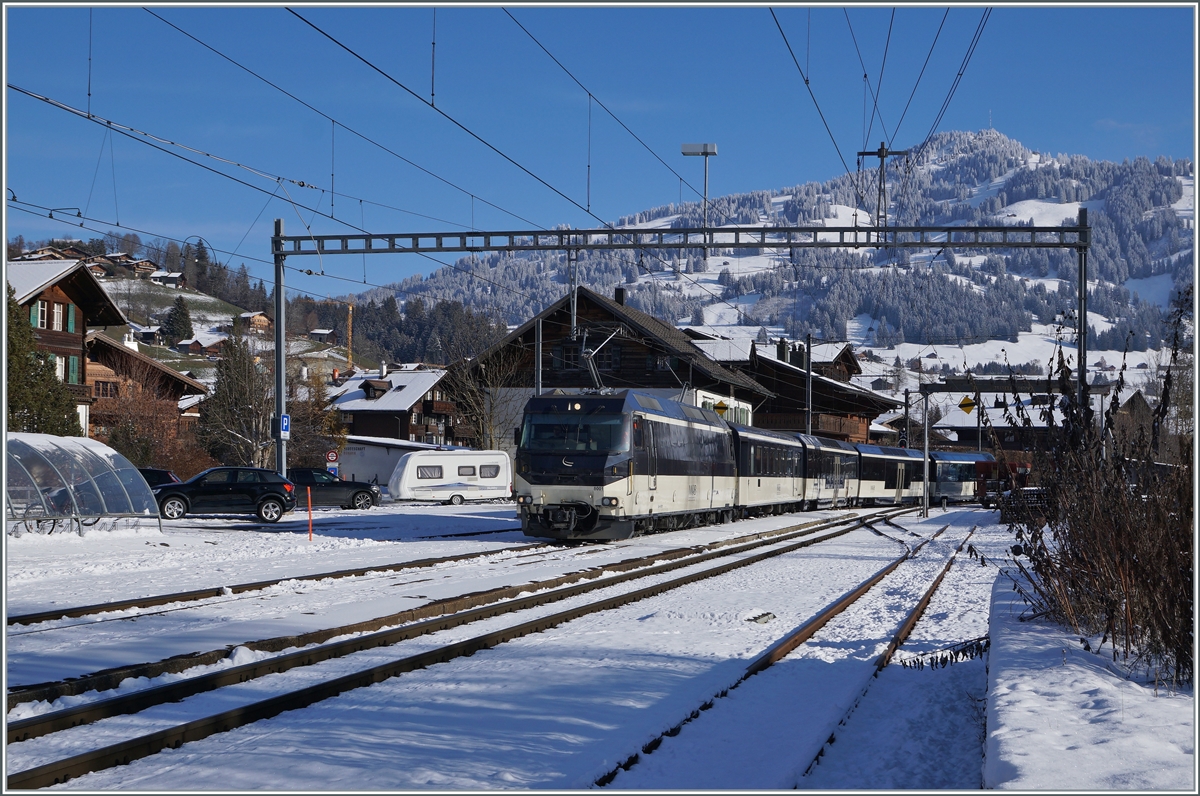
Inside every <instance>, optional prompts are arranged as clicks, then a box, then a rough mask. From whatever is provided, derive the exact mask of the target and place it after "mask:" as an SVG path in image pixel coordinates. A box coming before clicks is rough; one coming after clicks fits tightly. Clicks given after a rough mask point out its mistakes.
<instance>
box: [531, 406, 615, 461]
mask: <svg viewBox="0 0 1200 796" xmlns="http://www.w3.org/2000/svg"><path fill="white" fill-rule="evenodd" d="M521 448H522V449H523V450H527V451H597V452H610V453H611V452H613V451H627V450H629V417H628V416H627V415H615V414H594V415H589V414H574V413H572V414H527V415H525V426H524V428H523V429H522V430H521Z"/></svg>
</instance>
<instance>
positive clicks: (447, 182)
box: [142, 8, 540, 228]
mask: <svg viewBox="0 0 1200 796" xmlns="http://www.w3.org/2000/svg"><path fill="white" fill-rule="evenodd" d="M142 10H143V11H145V12H146V13H148V14H150V15H151V16H153V17H154V18H156V19H158V20H160V21H161V22H162V23H163V24H165V25H167V26H169V27H171V28H173V29H174V30H176V31H178V32H179V33H181V34H182V35H184V36H186V37H187V38H189V39H191V40H192V41H194V42H196V44H199V45H200V46H201V47H203V48H204V49H206V50H208V51H209V52H211V53H213V54H214V55H217V56H219V57H221V58H222V59H224V60H226V61H228V62H229V63H231V64H233V65H234V66H236V67H237V68H239V69H241V70H242V71H243V72H246V73H247V74H249V75H251V76H253V77H255V78H257V79H258V80H260V81H262V82H263V83H266V84H267V85H268V86H270V87H271V88H273V89H275V90H276V91H279V92H280V93H282V94H284V95H285V96H287V97H288V98H290V99H292V100H295V101H296V102H298V103H300V104H301V105H303V106H304V107H306V108H308V109H309V110H310V111H312V112H313V113H315V114H317V115H318V116H321V117H323V118H325V119H327V120H329V121H331V122H336V123H337V125H338V126H339V127H341V128H342V129H343V130H345V131H346V132H348V133H351V134H352V135H355V136H357V137H358V138H360V139H362V140H363V141H366V142H367V143H369V144H371V145H372V146H375V147H377V148H379V149H380V150H382V151H384V152H386V153H387V154H389V155H391V156H392V157H394V158H396V159H397V160H400V161H401V162H403V163H405V164H407V165H409V166H412V167H413V168H414V169H417V170H418V171H420V172H421V173H422V174H425V175H427V176H429V177H432V178H433V179H435V180H437V181H439V182H441V183H442V184H443V185H446V186H448V187H450V188H453V189H454V190H456V191H459V192H461V193H463V194H465V195H468V196H474V194H473V193H472V192H471V191H469V190H467V189H466V188H463V187H462V186H461V185H458V184H457V183H454V182H451V181H450V180H448V179H446V178H445V177H442V176H441V175H439V174H436V173H434V172H433V171H430V170H429V169H427V168H425V167H424V166H421V165H420V164H418V163H416V162H414V161H412V160H410V159H409V158H406V157H404V156H403V155H401V154H400V153H398V152H396V151H394V150H392V149H390V148H389V147H387V146H384V145H383V144H381V143H379V142H378V141H376V140H375V139H373V138H371V137H370V136H368V135H366V134H364V133H361V132H359V131H358V130H355V129H354V128H353V127H350V126H348V125H347V124H346V123H345V122H342V121H340V120H338V119H335V118H334V117H332V116H330V115H329V114H327V113H325V112H324V111H322V110H320V109H319V108H316V107H314V106H313V105H311V104H309V103H308V102H305V101H304V100H302V99H300V98H299V97H297V96H296V95H295V94H293V93H291V92H290V91H288V90H287V89H285V88H283V87H281V86H279V85H277V84H275V83H273V82H271V81H270V80H268V79H267V78H265V77H263V76H262V75H260V74H258V73H257V72H255V71H254V70H253V69H250V68H249V67H247V66H245V65H244V64H241V63H239V62H238V61H236V60H234V59H233V58H231V57H230V56H228V55H226V54H225V53H223V52H221V51H220V50H218V49H216V48H215V47H213V46H211V45H209V44H207V43H205V42H203V41H201V40H200V39H198V38H197V37H195V36H193V35H192V34H190V33H188V32H187V31H186V30H184V29H183V28H181V27H179V26H178V25H175V24H174V23H172V22H170V21H168V20H166V19H164V18H163V17H161V16H159V15H158V14H156V13H154V12H153V11H152V10H150V9H148V8H143V9H142ZM351 198H353V197H351ZM478 198H479V201H481V202H483V203H484V204H486V205H487V206H488V207H491V208H492V209H494V210H498V211H499V212H501V213H504V214H505V215H507V216H511V217H512V218H515V219H517V220H518V221H521V222H523V223H525V224H528V225H530V226H531V227H539V228H540V226H539V225H538V224H536V223H535V222H533V221H530V220H529V219H527V218H525V217H523V216H521V215H519V214H517V213H514V212H513V211H511V210H508V209H506V208H504V207H501V206H500V205H498V204H495V203H493V202H490V201H488V200H487V199H484V198H482V197H478ZM402 212H408V211H402ZM434 220H438V219H434ZM445 223H450V222H445ZM455 226H462V225H460V224H455Z"/></svg>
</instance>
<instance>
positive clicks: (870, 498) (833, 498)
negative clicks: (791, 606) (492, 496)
mask: <svg viewBox="0 0 1200 796" xmlns="http://www.w3.org/2000/svg"><path fill="white" fill-rule="evenodd" d="M516 443H517V454H516V473H515V493H516V499H517V503H518V505H519V512H520V516H521V524H522V528H523V529H524V531H525V533H526V535H528V536H537V537H547V538H551V539H580V540H584V539H626V538H629V537H631V536H637V535H639V534H643V533H651V532H653V531H662V530H675V529H678V528H687V527H691V526H695V525H708V524H713V523H716V522H728V521H730V520H732V519H735V518H741V517H746V516H752V515H761V514H783V513H789V512H793V511H797V510H806V509H808V510H811V509H827V508H837V507H841V506H847V507H849V506H860V505H902V504H909V503H916V502H918V501H920V500H921V499H922V497H923V495H924V492H925V487H926V482H925V478H926V467H925V459H924V456H923V454H922V453H921V451H919V450H916V449H910V448H888V447H880V446H876V445H863V444H859V445H855V444H852V443H849V442H844V441H841V440H832V439H825V438H823V437H815V436H811V435H807V434H784V433H779V432H775V431H768V430H765V429H761V428H753V427H750V426H743V425H738V424H730V423H726V422H725V421H724V420H722V419H721V417H720V416H719V415H717V414H716V413H715V412H713V411H712V410H710V409H702V408H698V407H695V406H692V405H690V404H683V403H679V402H678V401H673V400H670V399H667V398H656V397H654V396H651V395H646V394H644V393H638V392H633V391H625V392H619V393H609V394H604V393H594V394H584V395H542V396H536V397H534V398H531V399H530V400H529V403H528V404H527V405H526V407H525V417H524V421H523V424H522V426H521V428H519V429H517V430H516ZM930 461H931V465H930V468H929V470H930V482H929V490H930V501H931V502H934V503H939V502H940V503H941V504H942V506H943V507H945V506H948V505H949V504H950V503H961V502H967V501H975V500H978V499H979V495H980V492H979V489H978V487H977V485H978V484H980V483H982V482H981V480H980V479H982V478H984V477H985V476H986V474H987V473H990V472H991V470H992V469H993V468H994V466H995V457H993V456H992V455H991V454H988V453H950V452H944V451H937V452H933V453H931V454H930Z"/></svg>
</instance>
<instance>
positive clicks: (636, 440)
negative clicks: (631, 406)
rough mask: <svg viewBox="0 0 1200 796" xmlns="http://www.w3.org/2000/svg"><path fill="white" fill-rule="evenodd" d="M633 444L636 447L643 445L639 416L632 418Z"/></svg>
mask: <svg viewBox="0 0 1200 796" xmlns="http://www.w3.org/2000/svg"><path fill="white" fill-rule="evenodd" d="M633 444H634V447H638V448H641V447H644V446H645V440H643V439H642V419H641V418H640V417H635V418H634V419H633Z"/></svg>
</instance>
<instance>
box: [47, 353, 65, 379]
mask: <svg viewBox="0 0 1200 796" xmlns="http://www.w3.org/2000/svg"><path fill="white" fill-rule="evenodd" d="M50 356H52V357H54V375H56V376H58V380H59V381H66V380H67V360H65V359H63V358H62V357H60V356H59V355H58V354H51V355H50Z"/></svg>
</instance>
